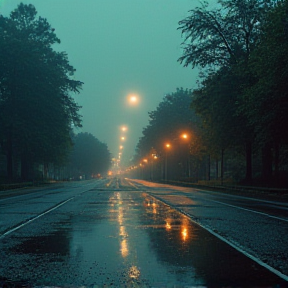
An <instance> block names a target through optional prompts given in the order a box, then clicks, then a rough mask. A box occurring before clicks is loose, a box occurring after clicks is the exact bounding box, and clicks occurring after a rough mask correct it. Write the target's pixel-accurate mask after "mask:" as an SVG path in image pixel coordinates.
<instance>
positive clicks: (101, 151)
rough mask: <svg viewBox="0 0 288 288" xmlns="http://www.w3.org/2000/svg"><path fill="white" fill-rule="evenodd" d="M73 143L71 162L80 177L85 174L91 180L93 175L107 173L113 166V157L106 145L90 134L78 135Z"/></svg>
mask: <svg viewBox="0 0 288 288" xmlns="http://www.w3.org/2000/svg"><path fill="white" fill-rule="evenodd" d="M73 143H74V146H73V150H72V152H71V155H70V162H71V166H72V168H74V169H76V171H77V173H78V174H79V175H82V174H85V175H86V177H88V178H89V177H91V176H92V175H93V174H94V175H97V174H106V173H107V171H108V169H109V167H110V165H111V156H110V153H109V150H108V148H107V145H106V144H104V143H102V142H100V141H99V140H98V139H97V138H95V137H94V136H93V135H92V134H90V133H79V134H77V135H76V136H75V137H74V140H73Z"/></svg>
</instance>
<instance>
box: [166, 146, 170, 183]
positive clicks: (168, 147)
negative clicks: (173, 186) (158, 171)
mask: <svg viewBox="0 0 288 288" xmlns="http://www.w3.org/2000/svg"><path fill="white" fill-rule="evenodd" d="M165 147H166V148H167V149H166V153H165V181H167V150H169V149H170V148H171V144H170V143H166V144H165Z"/></svg>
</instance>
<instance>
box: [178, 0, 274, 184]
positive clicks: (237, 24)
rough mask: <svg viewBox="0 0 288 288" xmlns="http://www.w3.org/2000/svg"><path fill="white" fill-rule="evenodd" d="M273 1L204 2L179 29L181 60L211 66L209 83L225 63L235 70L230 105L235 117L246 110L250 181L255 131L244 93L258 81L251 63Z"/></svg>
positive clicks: (208, 74) (186, 64) (248, 177)
mask: <svg viewBox="0 0 288 288" xmlns="http://www.w3.org/2000/svg"><path fill="white" fill-rule="evenodd" d="M272 3H273V1H268V0H263V1H259V0H245V1H243V0H219V1H218V7H219V8H215V9H213V10H208V2H204V3H203V4H202V6H201V7H197V8H196V9H194V10H191V11H190V15H189V16H188V17H186V18H185V19H183V20H181V21H180V22H179V29H180V30H181V31H182V34H183V35H185V39H184V42H183V43H182V45H183V56H181V57H180V58H179V60H178V61H179V62H180V63H181V64H183V65H184V66H188V65H191V66H192V67H193V68H194V67H195V66H199V67H202V68H208V73H207V74H206V75H205V77H207V78H208V79H210V80H208V82H209V85H211V77H212V79H213V77H214V78H217V77H218V76H219V75H218V76H217V73H216V72H215V70H219V69H223V68H224V67H225V68H228V70H229V72H232V73H233V74H234V79H233V80H234V82H232V83H231V85H233V87H237V92H238V95H236V97H234V98H233V97H231V98H233V100H232V101H233V103H230V104H232V106H233V105H234V107H232V106H231V105H230V108H231V112H232V113H235V115H234V116H235V117H237V114H239V113H242V116H241V118H242V123H244V125H242V129H244V134H245V135H246V137H245V138H246V139H245V144H246V180H247V182H251V179H252V142H253V137H254V133H253V130H252V129H251V126H250V125H249V121H248V119H247V117H246V118H245V115H246V114H245V113H243V112H242V111H241V109H239V107H241V108H243V107H245V104H244V103H242V102H243V98H242V97H241V94H243V91H244V89H246V88H247V87H249V86H251V85H252V84H253V83H254V81H255V79H254V76H253V73H251V71H250V70H249V66H248V63H249V59H250V55H251V52H252V51H253V50H254V49H255V47H257V45H258V44H259V41H260V33H261V29H260V25H261V23H263V22H264V21H265V15H266V13H267V11H268V10H269V9H271V7H272V6H273V5H272ZM212 68H213V69H212ZM211 74H212V76H211ZM213 74H214V75H213ZM204 82H205V81H204ZM205 84H207V82H206V83H205ZM235 84H237V86H235ZM213 85H214V84H213ZM213 85H212V87H213ZM218 91H219V89H218ZM231 91H232V89H231ZM225 93H226V92H225ZM199 95H200V94H199V93H198V96H199ZM210 95H211V93H210ZM219 95H220V94H219V93H215V97H214V98H215V99H214V100H213V103H216V102H218V104H217V105H218V107H221V105H225V103H223V102H222V103H221V101H222V100H223V99H222V98H223V97H220V98H218V99H217V98H216V97H217V96H218V97H219ZM226 95H227V94H226ZM198 98H199V97H198ZM226 99H227V98H226ZM219 113H220V111H219ZM206 116H207V115H206ZM222 123H223V121H222ZM234 127H235V126H234ZM224 129H225V128H224V127H223V132H226V131H225V130H224ZM227 132H228V134H226V137H224V138H225V139H227V138H229V135H230V137H231V134H229V132H231V131H230V129H229V130H228V131H227ZM221 134H223V133H221ZM241 134H243V133H241ZM236 136H237V134H236ZM223 141H225V140H223Z"/></svg>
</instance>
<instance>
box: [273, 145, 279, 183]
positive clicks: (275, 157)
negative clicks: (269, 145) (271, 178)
mask: <svg viewBox="0 0 288 288" xmlns="http://www.w3.org/2000/svg"><path fill="white" fill-rule="evenodd" d="M279 162H280V161H279V144H278V143H275V156H274V165H275V178H276V179H278V178H279Z"/></svg>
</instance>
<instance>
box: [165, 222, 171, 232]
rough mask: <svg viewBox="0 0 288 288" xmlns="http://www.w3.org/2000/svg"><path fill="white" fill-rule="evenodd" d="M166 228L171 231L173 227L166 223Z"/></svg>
mask: <svg viewBox="0 0 288 288" xmlns="http://www.w3.org/2000/svg"><path fill="white" fill-rule="evenodd" d="M165 227H166V229H167V230H170V229H171V225H170V224H169V223H168V222H166V225H165Z"/></svg>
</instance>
